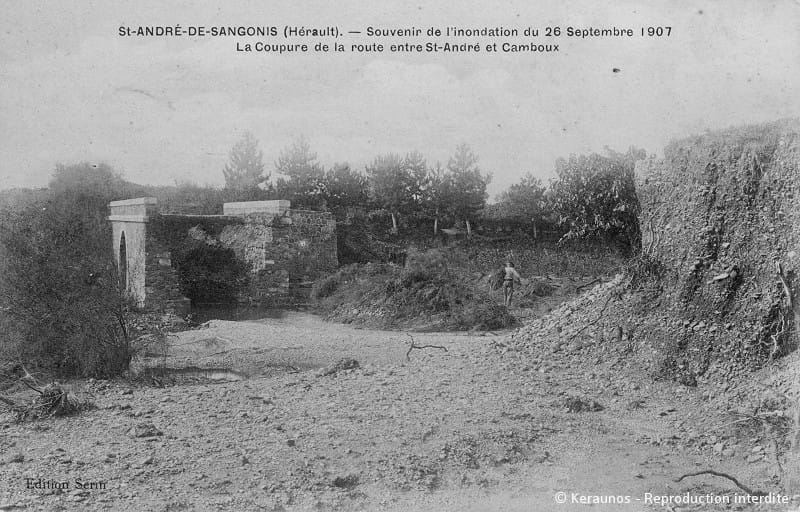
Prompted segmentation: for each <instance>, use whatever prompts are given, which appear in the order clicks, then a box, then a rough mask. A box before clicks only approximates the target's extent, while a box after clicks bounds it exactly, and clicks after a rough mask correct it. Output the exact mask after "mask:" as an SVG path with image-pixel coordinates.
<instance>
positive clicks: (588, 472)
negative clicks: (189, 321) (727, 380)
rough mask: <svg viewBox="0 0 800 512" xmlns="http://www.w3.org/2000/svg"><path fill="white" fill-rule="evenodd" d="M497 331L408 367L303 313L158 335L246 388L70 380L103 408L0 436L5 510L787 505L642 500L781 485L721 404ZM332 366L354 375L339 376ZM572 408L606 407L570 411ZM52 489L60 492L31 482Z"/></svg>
mask: <svg viewBox="0 0 800 512" xmlns="http://www.w3.org/2000/svg"><path fill="white" fill-rule="evenodd" d="M507 334H508V333H495V334H483V335H481V334H439V333H425V334H421V333H414V334H413V335H412V336H413V339H414V341H415V343H416V344H418V345H437V346H441V347H445V348H446V349H447V351H444V350H442V349H438V348H427V349H419V350H412V351H411V353H410V354H409V357H410V359H407V358H406V354H407V351H408V348H409V343H410V341H411V337H410V336H409V335H408V334H406V333H401V332H384V331H375V330H367V329H357V328H354V327H350V326H344V325H337V324H330V323H325V322H323V321H322V320H320V319H318V318H316V317H314V316H313V315H310V314H303V313H288V314H286V315H285V316H283V317H281V318H270V319H265V320H261V321H255V322H225V321H212V322H209V323H207V324H206V325H205V326H204V327H203V328H201V329H197V330H192V331H187V332H183V333H180V334H178V335H176V336H174V337H173V338H171V340H170V344H171V346H172V349H171V352H170V354H169V356H168V357H167V359H166V361H164V360H161V361H160V364H166V366H169V367H180V366H198V367H203V368H222V367H225V368H231V369H234V370H237V371H238V372H241V373H243V374H246V375H247V376H248V377H249V378H247V379H245V380H241V381H236V382H224V381H222V382H219V383H215V382H214V381H212V380H210V378H209V379H202V378H198V379H197V380H196V381H192V380H191V379H189V380H183V381H180V382H181V383H179V384H177V385H170V386H168V387H165V388H157V387H153V386H149V385H144V384H139V385H133V384H130V383H128V382H125V381H118V382H87V383H72V385H73V386H74V388H75V389H76V391H77V392H79V393H85V394H88V395H90V396H91V397H92V399H93V401H94V402H95V403H96V404H97V406H98V408H97V409H95V410H92V411H89V412H85V413H83V414H80V415H78V416H74V417H68V418H59V419H49V420H43V421H40V422H37V423H28V424H14V423H11V422H9V421H5V422H4V423H2V425H0V452H1V453H2V458H1V460H0V483H2V486H0V510H157V511H176V510H231V511H241V510H245V511H248V510H273V511H277V510H386V511H400V510H426V511H440V510H443V511H449V510H452V511H456V510H458V511H462V510H466V511H493V510H509V511H517V510H518V511H523V510H524V511H538V510H543V511H549V510H553V511H573V510H581V511H584V510H593V511H605V510H623V511H625V510H631V511H638V510H714V509H718V510H745V509H746V510H750V509H775V510H798V509H799V508H800V502H798V501H795V502H794V503H793V504H792V505H783V506H777V507H764V506H759V507H742V506H739V505H736V506H734V505H730V506H719V507H711V506H708V505H689V506H685V505H675V504H669V505H661V504H654V503H652V502H648V501H647V497H648V494H647V493H652V494H653V495H656V496H662V495H672V496H682V495H686V493H687V492H688V493H690V494H691V495H692V496H705V495H707V494H713V495H715V496H717V497H718V498H717V499H728V500H730V501H733V500H735V499H736V498H737V497H739V499H742V497H743V496H744V492H743V491H741V490H739V489H737V488H736V487H735V486H734V485H733V484H731V483H730V482H728V481H727V480H724V479H720V478H716V477H712V476H708V475H705V476H698V477H691V478H687V479H685V480H684V481H682V482H675V478H676V477H678V476H680V475H682V474H685V473H688V472H692V471H698V470H701V469H711V468H713V469H716V470H718V471H725V472H728V473H730V474H732V475H735V476H736V477H737V478H738V479H739V480H740V481H741V482H743V483H746V484H747V485H750V486H751V487H754V488H758V489H763V490H775V489H776V487H775V486H774V484H773V483H771V480H770V479H771V477H772V474H773V473H774V465H773V464H772V463H771V462H770V457H769V456H768V455H769V454H768V453H766V452H764V450H765V449H767V450H768V448H765V443H764V442H762V440H761V439H759V438H757V437H755V438H751V439H735V438H724V437H722V436H721V435H718V434H715V430H714V428H713V426H714V425H715V424H718V423H719V422H720V421H724V417H723V414H724V412H725V411H716V410H713V409H712V408H710V407H709V402H708V401H707V400H705V398H704V396H703V390H702V389H697V388H686V387H682V386H678V385H674V384H667V383H653V382H652V381H651V380H650V379H648V378H646V377H645V376H643V375H640V374H638V373H637V372H636V371H635V370H631V369H628V368H627V367H626V366H625V365H624V364H623V363H624V362H622V361H620V360H619V359H616V358H614V357H606V356H605V355H604V354H603V353H601V352H597V353H593V352H591V351H590V350H584V351H581V352H580V353H577V354H576V353H564V352H560V353H553V352H551V351H550V350H549V349H548V348H546V347H544V346H543V347H541V350H539V347H536V346H533V347H529V349H528V350H526V351H524V352H522V351H519V350H518V349H516V348H515V346H514V344H513V343H510V341H509V338H508V336H507ZM341 358H353V359H356V360H358V361H359V363H360V368H358V369H354V370H344V371H338V372H333V371H332V368H331V367H332V365H334V364H335V363H336V362H337V361H338V360H340V359H341ZM156 362H157V360H156V359H151V360H148V361H139V362H138V364H139V365H140V366H141V365H142V364H148V365H153V364H156ZM326 370H327V371H326ZM572 398H579V399H581V400H582V401H583V402H581V403H584V404H587V405H591V404H592V402H596V403H597V404H599V405H600V406H601V407H602V410H598V411H591V410H587V411H584V412H569V410H568V409H567V407H566V406H567V405H568V404H575V403H577V402H576V401H575V400H571V399H572ZM591 408H592V407H589V409H591ZM6 420H8V418H6ZM720 443H722V444H721V445H720ZM754 453H755V454H763V456H762V457H753V456H752V455H753V454H754ZM76 481H80V482H82V483H83V484H84V486H86V484H94V485H93V486H94V487H95V488H94V489H92V488H86V489H82V488H78V485H77V483H76ZM60 482H66V483H67V484H68V485H69V488H67V489H37V488H30V487H31V486H35V485H36V484H38V483H40V484H41V486H43V487H48V483H49V484H50V485H49V487H53V486H54V485H56V484H59V483H60ZM59 485H61V484H59ZM90 487H91V486H90ZM559 492H565V493H566V501H567V503H565V504H558V503H557V502H556V498H557V496H559V495H557V493H559ZM573 493H575V494H573ZM581 496H584V498H583V499H584V500H592V499H600V498H593V496H596V497H599V496H614V497H616V498H613V499H615V500H623V501H625V500H630V503H628V504H625V503H622V504H619V503H612V504H609V503H606V504H594V505H588V504H582V503H580V502H575V500H578V501H579V500H580V499H581ZM604 499H605V500H608V499H611V498H604Z"/></svg>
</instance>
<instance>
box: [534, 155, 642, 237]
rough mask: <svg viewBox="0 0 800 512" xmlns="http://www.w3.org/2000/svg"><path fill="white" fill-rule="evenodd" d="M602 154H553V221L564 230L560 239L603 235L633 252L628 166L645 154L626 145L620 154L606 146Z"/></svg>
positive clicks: (634, 212)
mask: <svg viewBox="0 0 800 512" xmlns="http://www.w3.org/2000/svg"><path fill="white" fill-rule="evenodd" d="M606 153H607V155H599V154H597V153H593V154H591V155H588V156H586V155H580V156H576V155H571V156H570V157H569V159H563V158H559V159H558V160H557V161H556V178H555V179H554V180H553V181H552V182H551V184H550V194H549V197H550V201H551V204H552V207H553V209H554V211H555V212H556V213H557V214H558V216H559V222H560V223H561V224H562V225H564V226H565V227H567V228H568V229H569V230H568V231H567V233H566V234H565V235H564V238H565V239H567V238H584V237H589V236H596V235H609V236H614V237H617V238H618V240H619V241H620V242H621V243H623V245H625V246H626V247H627V248H628V249H630V250H636V248H637V245H638V243H639V220H638V214H639V210H640V206H639V199H638V197H637V195H636V188H635V185H634V165H635V163H636V160H637V159H639V158H643V157H644V156H645V155H646V152H645V151H644V150H639V149H636V148H633V147H632V148H630V149H629V150H628V152H627V153H624V154H623V153H617V152H615V151H611V150H608V148H606Z"/></svg>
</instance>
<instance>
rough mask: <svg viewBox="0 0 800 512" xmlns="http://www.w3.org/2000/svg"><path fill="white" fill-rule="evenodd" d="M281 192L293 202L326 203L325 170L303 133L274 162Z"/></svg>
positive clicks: (318, 206)
mask: <svg viewBox="0 0 800 512" xmlns="http://www.w3.org/2000/svg"><path fill="white" fill-rule="evenodd" d="M275 172H277V173H278V174H280V175H282V177H281V178H279V179H278V185H277V189H278V193H279V194H280V195H281V196H283V197H286V198H288V199H289V200H290V201H291V202H292V204H293V205H296V206H299V207H305V208H312V209H322V208H324V207H325V173H324V170H323V168H322V165H320V164H319V163H318V162H317V154H316V153H315V152H313V151H312V150H311V145H310V144H309V143H308V140H306V138H305V137H303V136H301V137H299V138H297V139H295V141H294V142H293V143H292V145H291V146H289V147H287V148H285V149H284V150H283V151H281V154H280V156H279V157H278V161H277V162H275Z"/></svg>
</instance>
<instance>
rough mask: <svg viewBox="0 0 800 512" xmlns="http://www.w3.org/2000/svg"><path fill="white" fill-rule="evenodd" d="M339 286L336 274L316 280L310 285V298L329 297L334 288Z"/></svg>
mask: <svg viewBox="0 0 800 512" xmlns="http://www.w3.org/2000/svg"><path fill="white" fill-rule="evenodd" d="M338 287H339V281H338V280H337V279H336V276H328V277H325V278H323V279H321V280H319V281H317V282H315V283H314V285H313V286H312V287H311V298H312V299H313V300H319V299H324V298H325V297H330V296H331V295H333V292H335V291H336V288H338Z"/></svg>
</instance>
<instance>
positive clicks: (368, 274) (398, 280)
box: [314, 250, 515, 330]
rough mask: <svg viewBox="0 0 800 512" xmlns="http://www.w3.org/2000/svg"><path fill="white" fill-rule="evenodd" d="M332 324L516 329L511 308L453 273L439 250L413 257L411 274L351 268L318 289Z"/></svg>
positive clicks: (395, 269)
mask: <svg viewBox="0 0 800 512" xmlns="http://www.w3.org/2000/svg"><path fill="white" fill-rule="evenodd" d="M314 298H315V301H316V305H317V307H318V308H319V309H321V310H322V311H323V312H324V313H327V315H328V318H329V319H333V320H338V321H342V322H345V323H351V322H355V323H362V324H368V325H373V326H376V327H384V328H386V327H390V328H391V327H395V328H397V327H399V328H425V329H430V328H439V329H447V330H468V329H480V330H491V329H504V328H507V327H510V326H511V325H513V324H514V323H515V320H514V317H513V316H511V315H510V314H509V312H508V309H506V307H505V306H503V305H500V304H497V303H496V302H495V301H494V300H493V299H492V298H491V297H490V296H488V294H487V293H486V292H485V291H483V290H478V289H473V288H472V287H470V286H469V285H468V283H467V282H465V280H464V279H461V278H460V277H459V276H456V275H455V274H453V273H451V272H449V271H448V270H447V259H446V258H445V255H444V253H442V252H441V251H438V250H431V251H427V252H420V251H414V250H412V251H409V255H408V260H407V262H406V267H405V268H400V267H399V266H397V265H392V264H371V263H370V264H366V265H357V264H354V265H348V266H346V267H343V268H341V269H340V270H339V271H338V272H337V273H336V274H334V275H332V276H329V277H327V278H325V279H321V280H319V281H317V283H315V285H314Z"/></svg>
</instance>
